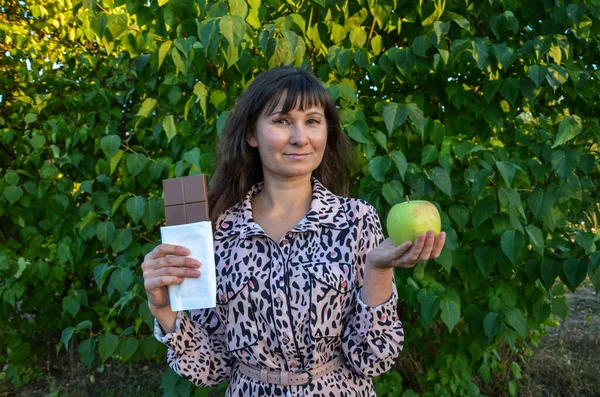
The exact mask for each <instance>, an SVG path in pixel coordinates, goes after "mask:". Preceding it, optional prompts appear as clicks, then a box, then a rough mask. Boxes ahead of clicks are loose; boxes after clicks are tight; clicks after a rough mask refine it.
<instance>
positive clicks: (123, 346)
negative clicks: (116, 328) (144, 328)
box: [119, 337, 140, 361]
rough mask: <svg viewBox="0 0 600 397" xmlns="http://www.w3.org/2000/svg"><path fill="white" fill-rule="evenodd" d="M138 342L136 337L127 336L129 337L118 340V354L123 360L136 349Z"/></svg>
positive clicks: (127, 358) (130, 355)
mask: <svg viewBox="0 0 600 397" xmlns="http://www.w3.org/2000/svg"><path fill="white" fill-rule="evenodd" d="M139 345H140V342H139V341H138V340H137V338H134V337H129V338H121V340H120V341H119V354H120V355H121V358H122V359H123V361H127V360H129V359H130V358H131V357H132V356H133V355H134V354H135V352H136V351H137V349H138V347H139Z"/></svg>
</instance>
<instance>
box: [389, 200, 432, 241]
mask: <svg viewBox="0 0 600 397" xmlns="http://www.w3.org/2000/svg"><path fill="white" fill-rule="evenodd" d="M406 199H407V201H405V202H403V203H399V204H396V205H394V206H393V207H392V209H391V210H390V212H389V213H388V216H387V230H388V233H389V235H390V238H391V239H392V242H393V243H394V245H396V246H398V245H400V244H402V243H403V242H405V241H413V242H414V241H415V240H416V238H417V237H418V236H419V234H423V233H426V232H427V231H428V230H433V232H434V233H435V235H436V236H437V235H438V234H439V233H440V231H441V230H442V220H441V219H440V213H439V212H438V210H437V208H436V207H435V205H433V204H431V203H430V202H429V201H425V200H412V201H411V200H409V199H408V197H406Z"/></svg>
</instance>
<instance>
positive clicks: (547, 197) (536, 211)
mask: <svg viewBox="0 0 600 397" xmlns="http://www.w3.org/2000/svg"><path fill="white" fill-rule="evenodd" d="M551 186H552V185H551ZM557 196H558V189H556V188H551V187H550V186H549V187H548V189H546V190H536V191H535V192H533V193H532V194H531V196H529V199H528V200H527V203H528V206H529V210H530V211H531V213H533V216H535V217H536V218H537V219H542V218H543V217H544V216H545V215H546V214H547V213H549V212H550V211H551V210H552V207H554V204H555V203H556V198H557Z"/></svg>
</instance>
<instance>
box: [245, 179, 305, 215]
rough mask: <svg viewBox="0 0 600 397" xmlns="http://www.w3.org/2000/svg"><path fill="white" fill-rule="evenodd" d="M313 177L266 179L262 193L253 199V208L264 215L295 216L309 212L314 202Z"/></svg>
mask: <svg viewBox="0 0 600 397" xmlns="http://www.w3.org/2000/svg"><path fill="white" fill-rule="evenodd" d="M312 192H313V188H312V184H311V176H310V175H309V176H308V177H304V176H303V177H301V178H297V179H285V180H282V179H272V178H265V181H264V185H263V188H262V190H261V191H260V193H258V194H257V195H256V196H255V197H254V199H253V203H252V204H253V207H254V208H255V209H257V210H259V211H261V212H263V213H270V214H282V215H286V214H295V213H298V212H308V210H309V209H310V204H311V201H312Z"/></svg>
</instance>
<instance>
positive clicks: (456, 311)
mask: <svg viewBox="0 0 600 397" xmlns="http://www.w3.org/2000/svg"><path fill="white" fill-rule="evenodd" d="M453 298H454V299H446V298H445V299H442V301H441V302H440V309H441V311H442V315H441V317H442V321H443V322H444V324H446V327H448V332H452V330H453V329H454V327H455V326H456V324H458V320H459V319H460V300H459V299H457V298H458V297H453Z"/></svg>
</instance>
